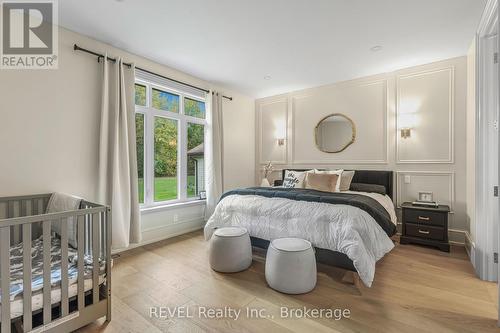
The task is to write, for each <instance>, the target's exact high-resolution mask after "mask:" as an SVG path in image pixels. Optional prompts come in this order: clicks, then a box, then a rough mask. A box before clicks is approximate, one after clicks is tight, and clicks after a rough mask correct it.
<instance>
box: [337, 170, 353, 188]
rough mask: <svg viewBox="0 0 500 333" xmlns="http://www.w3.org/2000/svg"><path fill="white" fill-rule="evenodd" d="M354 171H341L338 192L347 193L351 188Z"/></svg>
mask: <svg viewBox="0 0 500 333" xmlns="http://www.w3.org/2000/svg"><path fill="white" fill-rule="evenodd" d="M354 173H355V171H345V170H344V171H342V175H341V176H340V182H339V184H340V185H339V186H340V190H341V191H349V189H350V188H351V183H352V178H353V177H354Z"/></svg>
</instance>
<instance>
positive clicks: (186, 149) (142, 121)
mask: <svg viewBox="0 0 500 333" xmlns="http://www.w3.org/2000/svg"><path fill="white" fill-rule="evenodd" d="M135 104H136V117H135V122H136V133H137V163H138V165H137V170H138V178H139V183H138V185H139V202H140V204H141V205H142V206H143V207H151V206H157V205H165V204H170V203H177V202H184V201H191V200H196V199H199V198H200V193H201V192H203V191H205V149H204V142H205V126H206V121H205V114H206V110H205V101H204V99H203V98H200V97H199V96H194V95H192V94H190V93H185V92H183V91H180V90H178V89H171V88H169V87H165V86H159V85H157V84H155V83H152V82H147V81H143V80H139V79H138V80H137V82H136V85H135Z"/></svg>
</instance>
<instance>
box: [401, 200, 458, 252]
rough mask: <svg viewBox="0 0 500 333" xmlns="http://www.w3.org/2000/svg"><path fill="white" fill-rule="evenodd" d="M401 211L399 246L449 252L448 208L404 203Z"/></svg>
mask: <svg viewBox="0 0 500 333" xmlns="http://www.w3.org/2000/svg"><path fill="white" fill-rule="evenodd" d="M401 209H402V210H403V233H402V235H401V240H400V243H401V244H409V243H414V244H421V245H429V246H434V247H437V248H439V249H440V250H441V251H446V252H450V244H449V243H448V213H449V212H450V207H448V206H445V205H439V206H438V207H422V206H417V205H413V204H412V203H410V202H405V203H403V204H402V205H401Z"/></svg>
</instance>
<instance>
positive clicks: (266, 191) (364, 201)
mask: <svg viewBox="0 0 500 333" xmlns="http://www.w3.org/2000/svg"><path fill="white" fill-rule="evenodd" d="M236 194H239V195H259V196H262V197H267V198H284V199H290V200H296V201H309V202H322V203H329V204H334V205H349V206H354V207H357V208H360V209H362V210H364V211H365V212H367V213H368V214H369V215H370V216H371V217H373V218H374V219H375V221H376V222H377V223H378V224H379V225H380V226H381V227H382V229H384V231H385V232H386V233H387V235H388V236H389V237H390V236H392V235H394V234H395V233H396V226H395V225H394V223H392V221H391V216H390V215H389V213H388V212H387V210H386V209H385V208H384V207H383V206H382V205H381V204H380V203H379V202H378V201H377V200H375V199H373V198H370V197H367V196H366V195H362V194H355V193H342V192H322V191H316V190H309V189H303V188H283V187H249V188H244V189H237V190H232V191H228V192H226V193H224V194H223V195H222V197H221V200H222V199H223V198H225V197H227V196H230V195H236Z"/></svg>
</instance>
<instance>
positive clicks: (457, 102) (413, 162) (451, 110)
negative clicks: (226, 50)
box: [256, 57, 468, 243]
mask: <svg viewBox="0 0 500 333" xmlns="http://www.w3.org/2000/svg"><path fill="white" fill-rule="evenodd" d="M466 82H467V61H466V57H460V58H454V59H449V60H446V61H440V62H436V63H432V64H427V65H423V66H417V67H411V68H407V69H404V70H400V71H397V72H392V73H386V74H381V75H375V76H370V77H365V78H360V79H356V80H351V81H347V82H341V83H336V84H331V85H327V86H321V87H316V88H311V89H306V90H301V91H295V92H291V93H288V94H283V95H278V96H272V97H268V98H263V99H259V100H257V101H256V112H257V114H256V117H257V124H256V125H257V132H256V133H257V138H256V139H257V141H256V142H257V147H256V160H257V167H256V182H259V181H260V178H261V175H262V167H263V164H264V163H266V162H267V161H268V160H272V161H273V162H274V164H275V165H276V166H277V167H278V169H282V168H286V167H295V168H309V167H311V168H312V167H321V168H346V169H347V168H352V169H378V170H393V171H395V184H396V186H395V189H396V198H395V199H396V202H397V203H398V204H401V203H402V202H404V201H412V200H415V199H416V198H417V195H418V191H432V192H433V193H434V198H435V199H437V200H438V201H439V202H440V203H442V204H448V205H450V206H451V209H452V211H453V213H452V214H451V215H450V240H452V241H455V242H459V243H463V242H464V238H465V232H466V231H468V222H467V218H466V208H465V202H466V200H465V195H466V194H465V192H466V191H465V170H466V167H465V165H466V154H465V149H464V148H465V144H466V141H465V134H466V124H465V115H466ZM331 113H343V114H345V115H346V116H348V117H349V118H351V119H352V120H353V121H354V123H355V125H356V141H355V142H354V143H353V144H352V145H351V146H349V147H348V148H347V149H346V150H344V151H343V152H341V153H337V154H328V153H324V152H321V151H319V150H318V149H317V148H316V146H315V143H314V127H315V126H316V124H317V123H318V121H319V120H320V119H321V118H323V117H324V116H326V115H328V114H331ZM398 119H399V122H400V125H399V126H398V125H397V124H396V123H397V122H398ZM405 122H407V123H408V122H409V123H410V125H411V127H412V131H411V137H410V138H408V139H402V138H401V137H400V133H399V130H398V129H399V128H400V127H403V125H404V124H403V123H405ZM404 126H406V125H404ZM280 133H283V135H284V137H286V145H285V146H282V147H279V146H278V145H277V142H276V139H277V138H278V135H280ZM405 176H408V177H409V178H410V183H409V184H407V183H405V181H404V179H405ZM278 177H280V171H279V170H278V171H277V172H275V173H274V174H273V178H278Z"/></svg>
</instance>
